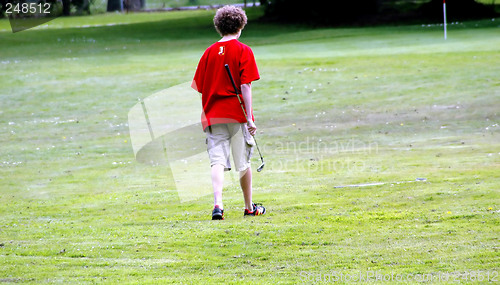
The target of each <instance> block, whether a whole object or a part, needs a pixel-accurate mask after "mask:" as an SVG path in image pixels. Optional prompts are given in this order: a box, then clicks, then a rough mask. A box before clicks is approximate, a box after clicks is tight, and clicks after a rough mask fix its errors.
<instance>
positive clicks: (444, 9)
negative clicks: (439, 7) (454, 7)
mask: <svg viewBox="0 0 500 285" xmlns="http://www.w3.org/2000/svg"><path fill="white" fill-rule="evenodd" d="M443 19H444V39H445V40H446V38H447V36H446V0H443Z"/></svg>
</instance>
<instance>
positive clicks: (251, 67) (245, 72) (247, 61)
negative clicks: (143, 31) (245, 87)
mask: <svg viewBox="0 0 500 285" xmlns="http://www.w3.org/2000/svg"><path fill="white" fill-rule="evenodd" d="M240 79H241V84H247V83H251V82H252V81H255V80H259V79H260V75H259V70H258V68H257V63H256V62H255V57H254V55H253V52H252V49H251V48H250V47H248V46H246V47H245V48H244V49H243V51H242V55H241V60H240Z"/></svg>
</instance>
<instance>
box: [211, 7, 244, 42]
mask: <svg viewBox="0 0 500 285" xmlns="http://www.w3.org/2000/svg"><path fill="white" fill-rule="evenodd" d="M246 24H247V15H246V14H245V11H243V10H242V9H241V8H239V7H235V6H229V5H226V6H224V7H222V8H220V9H218V10H217V13H215V17H214V25H215V29H216V30H217V32H218V33H219V34H220V35H221V36H226V35H234V34H236V33H238V31H239V30H242V29H243V28H244V27H245V25H246Z"/></svg>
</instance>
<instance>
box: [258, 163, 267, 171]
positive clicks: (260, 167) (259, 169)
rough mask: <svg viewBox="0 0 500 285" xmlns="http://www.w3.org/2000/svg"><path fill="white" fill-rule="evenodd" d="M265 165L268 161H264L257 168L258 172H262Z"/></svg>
mask: <svg viewBox="0 0 500 285" xmlns="http://www.w3.org/2000/svg"><path fill="white" fill-rule="evenodd" d="M264 165H266V163H265V162H264V161H263V162H262V164H261V165H260V166H259V167H258V168H257V172H261V171H262V169H263V168H264Z"/></svg>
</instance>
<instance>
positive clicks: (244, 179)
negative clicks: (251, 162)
mask: <svg viewBox="0 0 500 285" xmlns="http://www.w3.org/2000/svg"><path fill="white" fill-rule="evenodd" d="M240 186H241V190H243V199H245V209H248V210H250V211H252V210H253V208H252V169H251V168H250V167H249V168H247V170H243V171H240Z"/></svg>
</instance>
